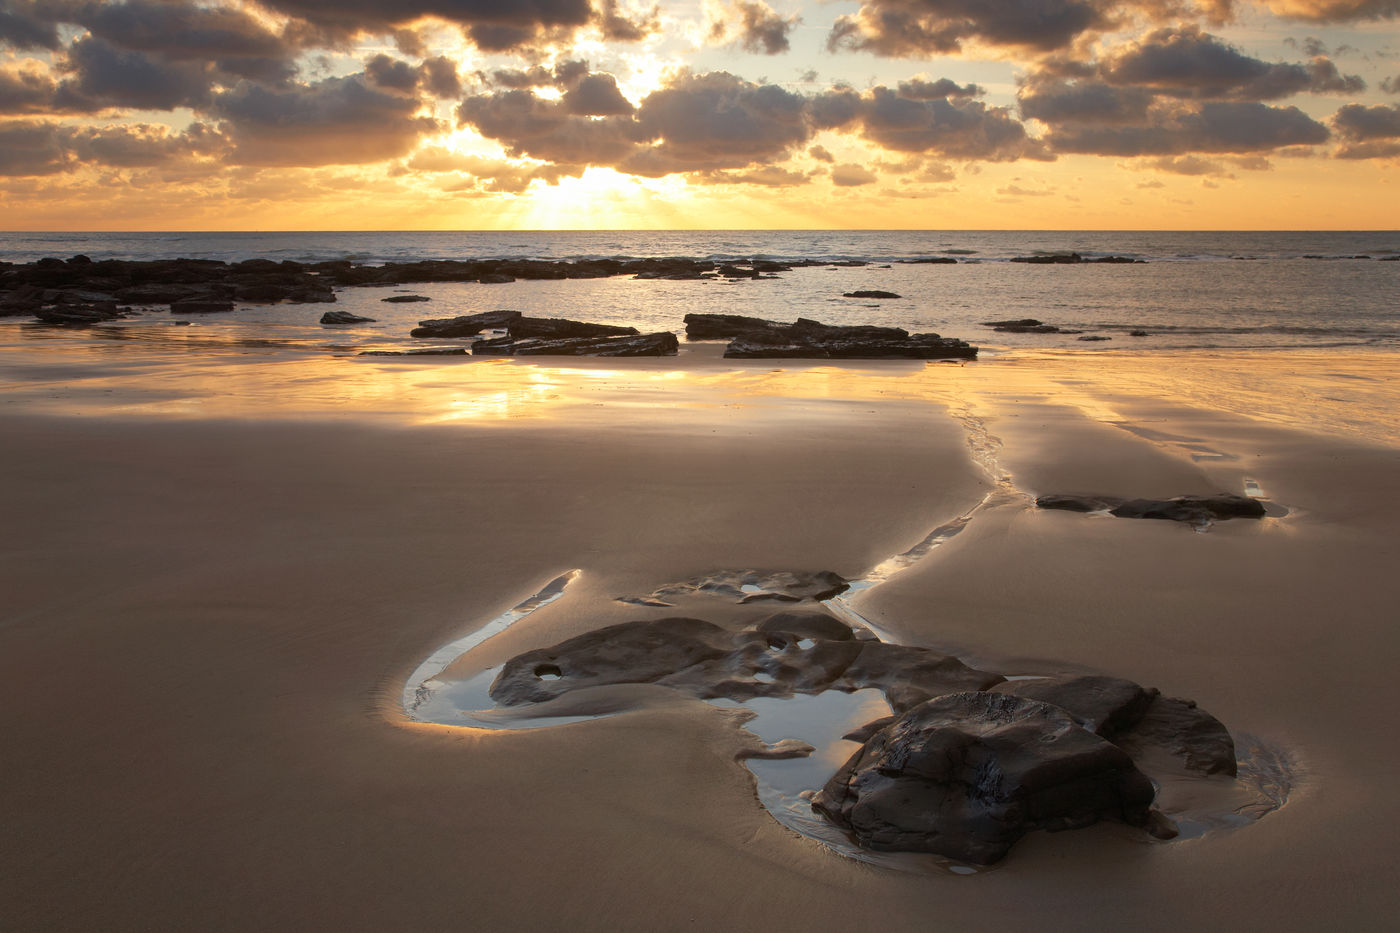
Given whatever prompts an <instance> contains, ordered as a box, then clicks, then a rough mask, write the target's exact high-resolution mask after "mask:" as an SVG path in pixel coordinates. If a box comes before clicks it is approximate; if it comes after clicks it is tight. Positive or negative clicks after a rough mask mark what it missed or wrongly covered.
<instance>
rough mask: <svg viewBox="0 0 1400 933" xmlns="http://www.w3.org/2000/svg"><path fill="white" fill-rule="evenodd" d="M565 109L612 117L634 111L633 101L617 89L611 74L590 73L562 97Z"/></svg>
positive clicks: (615, 81)
mask: <svg viewBox="0 0 1400 933" xmlns="http://www.w3.org/2000/svg"><path fill="white" fill-rule="evenodd" d="M561 102H562V103H563V105H564V109H565V110H566V111H568V112H569V113H571V114H575V115H578V116H584V117H611V116H619V115H622V114H628V113H631V112H632V111H633V109H635V108H633V106H632V102H631V101H629V100H628V99H627V98H625V97H623V96H622V92H621V91H619V90H618V89H617V79H616V78H614V77H613V76H612V75H610V74H602V73H597V74H588V75H584V76H583V77H582V78H579V79H578V81H577V82H575V83H574V85H573V86H572V87H570V88H569V89H568V90H567V91H565V92H564V96H563V98H562V99H561Z"/></svg>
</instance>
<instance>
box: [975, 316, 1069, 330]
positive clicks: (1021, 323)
mask: <svg viewBox="0 0 1400 933" xmlns="http://www.w3.org/2000/svg"><path fill="white" fill-rule="evenodd" d="M982 326H983V327H990V328H992V329H993V330H995V331H999V332H1001V333H1005V334H1058V333H1060V332H1061V331H1060V328H1059V327H1057V326H1056V325H1054V324H1046V323H1044V322H1042V321H1038V320H1036V319H1035V318H1033V317H1027V318H1021V319H1019V320H1014V321H983V322H982Z"/></svg>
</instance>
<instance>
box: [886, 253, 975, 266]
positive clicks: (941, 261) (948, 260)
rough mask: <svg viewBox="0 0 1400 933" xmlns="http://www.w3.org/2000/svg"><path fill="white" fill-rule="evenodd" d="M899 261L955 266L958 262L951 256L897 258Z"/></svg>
mask: <svg viewBox="0 0 1400 933" xmlns="http://www.w3.org/2000/svg"><path fill="white" fill-rule="evenodd" d="M950 252H958V251H956V250H950ZM962 252H970V251H969V250H963V251H962ZM899 261H900V262H902V263H907V264H909V265H921V266H955V265H957V264H958V261H957V260H956V259H954V258H953V257H952V256H921V257H920V258H918V259H901V260H899Z"/></svg>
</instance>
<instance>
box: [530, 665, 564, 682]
mask: <svg viewBox="0 0 1400 933" xmlns="http://www.w3.org/2000/svg"><path fill="white" fill-rule="evenodd" d="M535 676H536V677H538V678H539V679H540V680H558V679H559V678H561V677H563V676H564V672H563V671H561V670H560V669H559V665H557V664H541V665H539V666H538V667H536V668H535Z"/></svg>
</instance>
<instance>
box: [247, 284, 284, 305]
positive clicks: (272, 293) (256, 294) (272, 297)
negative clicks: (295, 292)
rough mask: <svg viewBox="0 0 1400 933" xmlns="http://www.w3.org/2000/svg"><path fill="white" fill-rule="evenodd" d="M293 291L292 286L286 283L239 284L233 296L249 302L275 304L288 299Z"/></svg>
mask: <svg viewBox="0 0 1400 933" xmlns="http://www.w3.org/2000/svg"><path fill="white" fill-rule="evenodd" d="M291 292H292V290H291V288H289V287H288V286H286V285H276V284H271V283H261V284H256V285H237V286H234V289H233V297H234V300H236V301H242V302H246V303H248V304H273V303H275V302H278V301H282V300H284V299H286V297H287V296H288V295H290V294H291Z"/></svg>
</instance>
